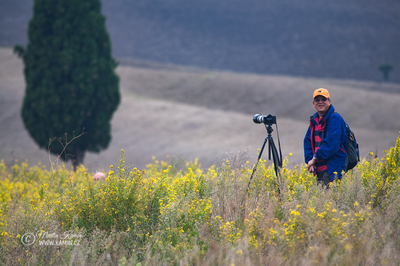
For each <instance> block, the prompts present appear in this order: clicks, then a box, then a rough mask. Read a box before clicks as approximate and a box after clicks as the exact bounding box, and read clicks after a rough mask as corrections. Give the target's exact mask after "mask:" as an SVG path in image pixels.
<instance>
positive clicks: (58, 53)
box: [14, 0, 120, 168]
mask: <svg viewBox="0 0 400 266" xmlns="http://www.w3.org/2000/svg"><path fill="white" fill-rule="evenodd" d="M28 37H29V42H28V46H27V48H26V50H25V48H23V47H22V46H20V45H17V46H15V48H14V51H15V52H16V53H17V54H18V55H19V56H20V57H22V58H23V62H24V65H25V68H24V75H25V80H26V90H25V98H24V101H23V107H22V111H21V113H22V118H23V121H24V124H25V127H26V129H27V130H28V132H29V134H30V135H31V137H32V138H33V139H34V140H35V141H36V143H37V144H38V145H39V147H40V148H44V149H50V151H51V153H54V154H61V153H62V152H63V146H62V145H61V144H60V143H58V142H57V141H55V142H54V141H53V142H52V145H51V146H50V147H49V140H51V139H54V138H61V137H62V138H64V136H65V135H66V134H67V136H68V139H66V140H65V141H70V140H71V139H72V138H73V132H77V133H80V132H82V130H83V129H84V131H85V132H86V134H84V135H82V136H80V137H79V138H76V139H74V140H73V141H72V142H71V143H69V144H68V145H67V147H66V150H65V154H70V155H72V156H74V158H73V159H74V161H75V162H74V163H73V165H74V168H76V166H77V165H78V164H80V163H82V162H83V158H84V154H85V152H86V151H90V152H99V151H100V150H103V149H106V148H107V147H108V145H109V143H110V140H111V132H110V131H111V125H110V120H111V118H112V115H113V112H114V111H115V110H116V108H117V106H118V104H119V102H120V93H119V78H118V76H117V75H116V73H115V68H116V66H117V62H116V61H115V60H114V59H113V58H112V56H111V42H110V38H109V35H108V32H107V30H106V27H105V17H104V16H103V15H102V14H101V3H100V0H57V1H54V0H35V3H34V15H33V18H32V19H31V21H30V22H29V30H28ZM75 135H76V134H75ZM63 142H64V141H63ZM61 158H63V159H66V157H64V156H61Z"/></svg>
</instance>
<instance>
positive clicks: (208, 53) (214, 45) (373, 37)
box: [0, 0, 400, 83]
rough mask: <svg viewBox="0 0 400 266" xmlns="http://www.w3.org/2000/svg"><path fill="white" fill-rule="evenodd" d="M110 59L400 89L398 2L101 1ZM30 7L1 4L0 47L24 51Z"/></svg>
mask: <svg viewBox="0 0 400 266" xmlns="http://www.w3.org/2000/svg"><path fill="white" fill-rule="evenodd" d="M101 2H102V6H103V8H102V12H103V14H104V15H105V17H106V19H107V20H106V23H107V28H108V31H109V33H110V37H111V41H112V44H113V55H114V56H115V57H117V58H118V59H119V60H121V61H122V59H124V58H134V59H138V60H144V61H151V62H159V63H170V64H175V65H185V66H196V67H201V68H205V69H213V70H228V71H234V72H238V73H258V74H279V75H289V76H308V77H321V78H340V79H356V80H374V81H380V80H382V74H381V73H380V72H379V71H378V69H377V68H378V66H379V65H380V64H382V63H390V64H392V65H393V66H394V70H393V71H392V73H391V74H390V80H391V81H393V82H397V83H399V82H400V71H399V69H400V49H398V47H399V44H400V34H399V32H400V20H399V14H400V2H399V1H398V0H382V1H376V0H363V1H360V0H336V1H320V0H303V1H299V0H270V1H264V0H248V1H239V0H218V1H214V0H197V1H196V0H193V1H187V0H146V1H131V0H102V1H101ZM32 7H33V0H25V1H15V0H2V1H0V45H4V46H13V45H15V44H23V45H25V44H26V43H27V28H28V22H29V19H30V18H31V17H32Z"/></svg>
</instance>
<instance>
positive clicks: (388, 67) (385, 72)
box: [378, 64, 393, 80]
mask: <svg viewBox="0 0 400 266" xmlns="http://www.w3.org/2000/svg"><path fill="white" fill-rule="evenodd" d="M378 69H379V70H380V71H381V72H382V73H383V78H384V80H388V79H389V72H390V71H392V69H393V66H392V65H390V64H381V65H379V67H378Z"/></svg>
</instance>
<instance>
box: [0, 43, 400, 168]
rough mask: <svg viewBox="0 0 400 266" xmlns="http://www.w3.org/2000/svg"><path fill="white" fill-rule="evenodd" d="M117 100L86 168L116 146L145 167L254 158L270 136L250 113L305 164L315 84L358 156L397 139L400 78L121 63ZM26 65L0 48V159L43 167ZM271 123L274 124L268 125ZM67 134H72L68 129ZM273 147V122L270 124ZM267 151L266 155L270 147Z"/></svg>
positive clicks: (100, 163)
mask: <svg viewBox="0 0 400 266" xmlns="http://www.w3.org/2000/svg"><path fill="white" fill-rule="evenodd" d="M117 72H118V74H119V75H120V78H121V84H120V85H121V86H120V88H121V93H122V102H121V105H120V106H119V108H118V110H117V112H116V113H115V114H114V117H113V120H112V142H111V144H110V146H109V148H108V149H107V150H106V151H103V152H101V153H100V154H91V153H88V154H87V155H86V158H85V166H87V167H88V168H89V170H90V171H95V170H102V169H105V170H107V169H108V167H109V165H110V164H114V165H117V163H118V160H119V155H120V150H121V149H124V150H125V156H126V159H125V161H126V164H127V165H130V166H131V167H134V166H135V167H138V168H139V169H142V168H144V167H145V165H146V164H147V163H149V162H151V161H152V156H156V158H157V159H161V160H163V159H165V157H166V156H167V155H170V156H171V157H173V158H175V160H177V161H179V160H181V159H182V160H194V159H195V158H199V161H200V162H201V163H202V164H203V166H204V167H207V166H210V165H211V164H213V163H217V165H219V164H220V163H221V161H222V160H223V159H224V158H227V157H232V156H236V157H238V159H239V161H240V162H241V163H242V162H244V161H246V160H250V162H254V160H255V159H256V158H257V149H259V148H260V147H261V145H262V143H263V141H264V138H265V137H266V135H267V132H266V130H265V129H264V127H263V126H262V125H256V124H254V123H253V121H252V117H253V115H254V114H255V113H261V114H268V113H270V114H273V115H276V116H277V123H278V129H279V135H280V142H281V145H282V153H283V156H284V157H285V156H287V155H288V154H289V153H292V154H293V156H292V158H291V159H290V163H289V166H290V167H293V166H294V165H296V164H299V163H303V159H302V156H303V151H302V140H303V137H304V134H305V131H306V129H307V126H308V124H307V123H308V119H309V116H310V115H311V114H312V113H313V112H314V109H313V107H312V104H311V98H312V91H313V90H314V89H315V88H317V87H321V86H324V87H326V88H328V89H329V90H330V93H331V95H332V96H331V97H332V101H333V104H334V106H335V108H336V110H337V111H338V112H339V113H341V114H342V115H343V117H344V118H345V119H346V121H347V122H348V123H349V124H350V125H351V127H352V129H353V130H354V131H355V132H356V136H357V139H358V142H359V143H360V146H361V155H362V157H364V156H366V155H367V154H368V153H369V152H371V151H372V152H374V153H375V152H378V153H379V156H382V152H383V150H385V149H389V148H390V147H392V146H393V145H394V144H395V141H396V138H397V136H398V130H399V128H400V121H399V120H398V119H393V118H392V117H393V114H398V113H400V110H399V108H400V107H399V106H398V104H397V103H399V102H400V94H399V93H398V92H399V91H400V85H395V84H386V83H384V84H381V83H375V82H357V81H352V80H339V81H338V80H331V79H307V78H295V77H288V76H268V75H252V74H237V73H230V72H216V71H205V70H201V69H194V68H182V67H170V66H163V65H147V66H146V67H142V68H138V67H129V66H120V67H118V69H117ZM24 89H25V85H24V76H23V64H22V61H21V60H20V59H18V58H17V57H16V56H15V55H13V54H12V49H10V48H0V125H2V126H1V127H0V136H1V138H0V159H4V160H5V162H6V164H8V165H10V164H12V163H13V161H14V160H15V159H18V160H19V161H24V160H26V159H27V160H28V161H29V162H30V163H32V164H36V163H38V162H39V161H40V162H42V163H43V164H45V165H47V166H48V165H49V164H50V163H49V158H48V154H47V152H46V151H44V150H40V149H39V148H38V147H37V146H36V144H35V143H34V142H33V140H32V139H31V138H30V137H29V135H28V133H27V131H26V130H25V129H24V126H23V123H22V120H21V117H20V109H21V105H22V100H23V95H24ZM274 129H275V127H274ZM71 133H72V132H70V134H71ZM273 137H274V140H275V144H276V145H277V144H278V142H277V137H276V130H275V131H274V132H273ZM263 159H268V153H267V151H265V152H264V155H263Z"/></svg>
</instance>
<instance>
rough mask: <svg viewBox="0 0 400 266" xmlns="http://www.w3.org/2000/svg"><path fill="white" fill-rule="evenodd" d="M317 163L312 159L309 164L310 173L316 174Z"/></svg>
mask: <svg viewBox="0 0 400 266" xmlns="http://www.w3.org/2000/svg"><path fill="white" fill-rule="evenodd" d="M316 163H317V160H315V159H311V160H310V161H309V162H308V163H307V168H308V172H310V173H312V172H314V170H315V164H316Z"/></svg>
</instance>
